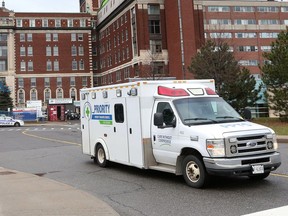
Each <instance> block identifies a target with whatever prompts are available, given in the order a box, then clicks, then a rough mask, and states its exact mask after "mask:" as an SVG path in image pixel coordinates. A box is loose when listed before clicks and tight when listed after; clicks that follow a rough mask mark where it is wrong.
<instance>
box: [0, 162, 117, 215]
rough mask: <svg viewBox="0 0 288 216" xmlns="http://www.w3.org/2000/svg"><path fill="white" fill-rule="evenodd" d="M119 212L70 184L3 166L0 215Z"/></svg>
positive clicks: (0, 184) (112, 213) (0, 173)
mask: <svg viewBox="0 0 288 216" xmlns="http://www.w3.org/2000/svg"><path fill="white" fill-rule="evenodd" d="M14 215H15V216H16V215H17V216H18V215H21V216H36V215H37V216H44V215H45V216H48V215H49V216H52V215H53V216H60V215H61V216H71V215H75V216H82V215H83V216H119V214H118V213H117V212H116V211H114V210H113V209H112V208H111V207H110V206H109V205H108V204H106V203H105V202H103V201H101V200H99V199H97V198H96V197H94V196H92V195H90V194H88V193H86V192H84V191H81V190H78V189H75V188H73V187H71V186H69V185H66V184H63V183H60V182H56V181H54V180H51V179H48V178H45V177H39V176H36V175H32V174H28V173H23V172H18V171H14V170H8V169H5V168H2V167H0V216H14Z"/></svg>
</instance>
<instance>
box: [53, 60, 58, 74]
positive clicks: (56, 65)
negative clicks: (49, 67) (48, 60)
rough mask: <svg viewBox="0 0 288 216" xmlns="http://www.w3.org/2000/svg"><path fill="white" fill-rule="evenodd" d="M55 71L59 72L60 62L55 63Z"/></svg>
mask: <svg viewBox="0 0 288 216" xmlns="http://www.w3.org/2000/svg"><path fill="white" fill-rule="evenodd" d="M54 71H59V61H57V60H56V61H54Z"/></svg>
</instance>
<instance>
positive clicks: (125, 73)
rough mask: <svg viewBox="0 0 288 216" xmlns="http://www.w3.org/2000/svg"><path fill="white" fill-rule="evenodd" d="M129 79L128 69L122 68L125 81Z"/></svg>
mask: <svg viewBox="0 0 288 216" xmlns="http://www.w3.org/2000/svg"><path fill="white" fill-rule="evenodd" d="M129 77H130V68H129V67H127V68H124V79H127V78H129Z"/></svg>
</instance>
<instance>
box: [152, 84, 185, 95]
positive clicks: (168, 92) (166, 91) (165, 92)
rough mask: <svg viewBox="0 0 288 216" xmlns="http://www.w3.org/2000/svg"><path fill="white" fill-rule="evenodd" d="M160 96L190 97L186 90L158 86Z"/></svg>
mask: <svg viewBox="0 0 288 216" xmlns="http://www.w3.org/2000/svg"><path fill="white" fill-rule="evenodd" d="M158 94H159V95H164V96H170V97H181V96H189V93H188V92H186V91H185V90H184V89H175V88H167V87H164V86H158Z"/></svg>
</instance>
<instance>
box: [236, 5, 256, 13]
mask: <svg viewBox="0 0 288 216" xmlns="http://www.w3.org/2000/svg"><path fill="white" fill-rule="evenodd" d="M234 11H235V12H254V11H255V9H254V7H252V6H246V7H245V6H235V7H234Z"/></svg>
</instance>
